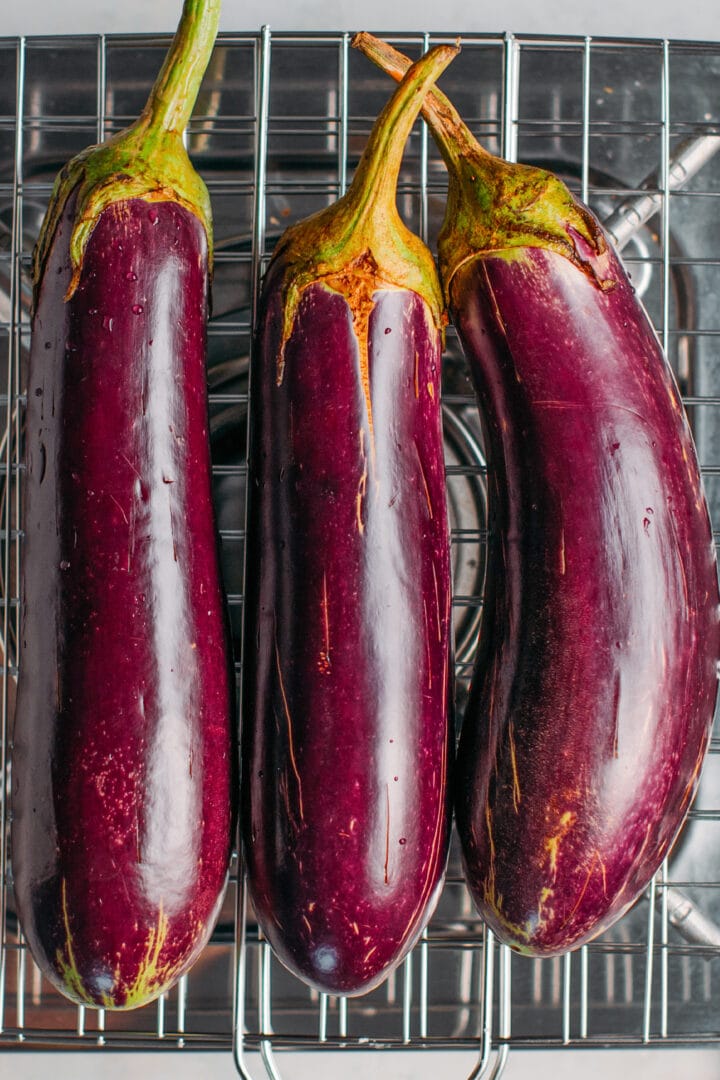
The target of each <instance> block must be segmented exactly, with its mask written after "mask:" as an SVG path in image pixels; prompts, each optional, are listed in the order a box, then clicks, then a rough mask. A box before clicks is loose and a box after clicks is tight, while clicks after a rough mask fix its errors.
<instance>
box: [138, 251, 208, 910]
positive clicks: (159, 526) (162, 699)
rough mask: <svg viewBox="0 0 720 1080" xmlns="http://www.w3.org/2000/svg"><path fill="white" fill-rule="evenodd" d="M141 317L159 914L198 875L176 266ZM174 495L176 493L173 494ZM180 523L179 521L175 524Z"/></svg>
mask: <svg viewBox="0 0 720 1080" xmlns="http://www.w3.org/2000/svg"><path fill="white" fill-rule="evenodd" d="M151 289H152V291H151V293H150V294H149V295H148V302H147V304H146V312H147V316H148V321H149V323H150V325H149V327H148V330H149V333H148V336H149V337H150V338H152V339H153V349H152V356H151V357H148V379H149V383H148V399H149V402H150V407H149V408H148V410H147V413H146V415H145V417H144V422H145V423H146V424H147V428H148V432H147V434H148V441H149V449H150V453H149V460H150V462H151V467H152V469H153V473H154V475H153V476H152V477H151V479H150V498H149V517H150V523H149V530H148V531H149V535H150V544H151V551H152V554H151V558H150V565H151V568H152V569H151V574H152V584H151V595H150V597H149V602H150V604H151V610H152V617H153V620H154V622H153V639H154V653H155V656H156V657H157V710H158V712H157V718H156V722H155V724H154V726H153V727H150V728H149V731H148V737H149V739H150V740H151V745H150V746H149V753H148V761H149V765H148V770H147V774H146V792H145V802H146V805H147V807H148V812H147V814H146V818H145V835H144V836H143V838H142V853H141V857H142V864H141V866H140V868H139V870H140V874H141V876H142V879H143V884H144V887H145V892H146V895H147V898H148V900H149V901H150V903H151V904H153V905H158V906H159V905H162V908H163V911H164V913H165V915H167V916H171V915H172V914H173V913H174V912H175V911H176V910H180V909H182V907H183V905H184V902H185V897H186V894H187V890H188V889H190V888H191V887H192V883H193V881H194V876H195V872H196V863H197V852H196V851H194V850H192V849H190V848H189V847H188V837H189V836H194V837H195V838H196V845H197V846H198V847H199V837H200V829H199V828H198V827H196V826H197V825H198V824H199V820H200V808H199V807H198V805H197V802H198V792H199V785H198V784H197V783H187V782H180V780H181V778H185V777H186V776H187V773H188V767H187V763H188V761H189V760H190V757H191V751H192V741H191V737H190V731H191V727H192V725H191V724H190V723H188V717H187V715H186V710H187V702H188V700H192V698H193V696H194V695H193V684H194V682H195V681H196V679H197V674H196V670H195V664H194V663H193V662H192V660H191V659H190V658H191V657H194V656H195V653H194V652H191V651H190V650H189V649H188V646H187V643H188V641H189V640H190V639H189V636H188V630H187V627H186V623H185V614H184V613H185V610H186V608H187V599H186V595H185V592H186V587H185V582H184V580H183V571H182V567H181V565H180V563H179V562H178V561H177V559H176V552H175V536H174V530H173V520H172V513H173V503H174V501H175V498H176V494H175V493H176V491H177V488H179V487H180V485H172V486H169V485H167V484H165V483H164V482H163V478H164V477H166V476H171V475H173V474H174V472H175V453H176V441H175V438H174V435H173V421H174V416H173V393H172V392H171V393H168V387H174V378H173V375H172V372H171V371H169V370H168V369H169V368H170V367H171V364H172V359H171V358H172V356H173V352H174V348H175V344H174V342H173V334H172V331H171V330H170V328H171V327H172V326H173V325H174V323H175V322H176V321H177V313H178V311H179V309H180V307H181V302H180V289H181V279H180V277H179V275H178V273H177V268H176V267H168V268H166V269H163V270H161V272H160V274H159V275H158V276H157V277H156V279H155V281H154V282H153V283H152V284H151ZM177 494H180V492H177ZM179 524H180V525H181V524H182V523H179Z"/></svg>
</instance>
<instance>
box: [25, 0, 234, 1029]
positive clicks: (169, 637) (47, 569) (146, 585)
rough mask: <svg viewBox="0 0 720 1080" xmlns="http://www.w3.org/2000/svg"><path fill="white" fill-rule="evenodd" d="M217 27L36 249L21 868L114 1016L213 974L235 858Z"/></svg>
mask: <svg viewBox="0 0 720 1080" xmlns="http://www.w3.org/2000/svg"><path fill="white" fill-rule="evenodd" d="M218 14H219V5H218V4H217V3H216V2H215V0H209V2H205V0H187V3H186V5H185V8H184V11H183V17H182V20H181V23H180V27H179V30H178V33H177V35H176V38H175V42H174V45H173V48H172V49H171V51H170V53H169V55H168V58H167V60H166V62H165V65H164V67H163V69H162V71H161V73H160V75H159V76H158V80H157V82H156V84H155V87H154V90H153V92H152V94H151V97H150V100H149V102H148V105H147V106H146V109H145V111H144V112H143V114H142V116H141V118H140V120H139V121H138V122H137V123H136V124H134V125H133V126H132V127H131V128H129V129H127V131H125V132H123V133H121V134H120V135H119V136H116V137H115V138H114V139H113V140H111V142H109V143H107V144H103V145H102V146H100V147H97V148H91V149H90V150H89V151H86V152H85V153H84V154H82V155H81V156H80V157H79V158H76V159H74V160H73V161H72V162H71V163H70V164H69V166H68V167H67V168H66V169H65V170H64V171H63V173H62V174H61V175H60V177H59V180H58V183H57V185H56V190H55V193H54V196H53V202H52V204H51V207H50V209H49V211H48V214H47V217H46V220H45V225H44V231H43V234H42V236H41V240H40V242H39V246H38V250H37V261H36V273H37V278H36V306H35V312H34V319H33V336H32V349H31V357H30V366H29V374H28V404H27V413H26V418H25V437H26V461H27V470H26V474H25V490H24V496H25V518H24V521H25V539H24V563H23V576H22V583H21V596H22V605H23V606H22V615H23V617H22V650H21V662H20V677H19V686H18V698H17V710H16V715H15V727H14V752H13V762H12V768H13V772H12V781H13V799H12V809H13V821H12V870H13V879H14V889H15V899H16V903H17V910H18V914H19V916H20V921H21V925H22V928H23V931H24V933H25V936H26V938H27V940H28V943H29V945H30V948H31V950H32V953H33V956H34V958H35V960H36V962H37V964H38V965H39V967H40V969H41V971H42V972H43V974H44V975H45V976H46V977H47V978H48V979H49V980H50V981H51V982H52V983H53V984H54V985H55V986H56V987H57V988H58V989H59V990H61V991H62V992H63V993H64V994H65V995H66V996H67V997H69V998H70V999H72V1000H73V1001H76V1002H78V1003H80V1004H84V1005H94V1006H102V1007H105V1008H112V1009H128V1008H132V1007H135V1006H138V1005H142V1004H144V1003H145V1002H147V1001H150V1000H152V999H153V998H155V997H157V995H159V994H160V993H162V992H163V991H165V990H167V989H168V988H169V987H170V986H171V985H172V984H173V983H174V982H175V980H176V979H177V978H178V977H179V976H180V975H182V974H183V972H185V971H187V970H188V968H189V967H190V965H191V964H192V963H193V961H194V960H195V959H196V957H197V956H198V954H199V953H200V951H201V949H202V948H203V946H204V944H205V943H206V942H207V940H208V937H209V935H210V933H211V931H212V928H213V925H214V922H215V919H216V915H217V912H218V909H219V905H220V903H221V900H222V895H223V891H224V887H225V882H226V878H227V870H228V863H229V855H230V844H231V838H232V807H233V779H232V778H233V757H234V749H233V685H232V668H231V664H230V656H229V639H228V634H227V618H226V613H225V605H224V597H223V592H222V588H221V582H220V571H219V559H218V545H217V536H216V530H215V524H214V517H213V511H212V503H211V477H210V456H209V441H208V412H207V392H206V381H205V340H206V318H207V306H208V247H209V236H210V232H209V229H210V216H209V206H208V201H207V194H206V192H205V190H204V187H203V185H202V182H201V181H200V178H199V177H198V176H197V174H196V173H194V171H193V170H192V167H191V165H190V162H189V160H188V159H187V155H186V154H185V151H184V148H183V146H182V142H181V135H182V131H183V128H184V127H185V124H186V123H187V120H188V118H189V115H190V111H191V109H192V106H193V103H194V101H195V96H196V93H197V90H198V87H199V84H200V80H201V78H202V74H203V71H204V70H205V65H206V63H207V60H208V58H209V56H210V52H211V50H212V46H213V42H214V39H215V32H216V28H217V20H218Z"/></svg>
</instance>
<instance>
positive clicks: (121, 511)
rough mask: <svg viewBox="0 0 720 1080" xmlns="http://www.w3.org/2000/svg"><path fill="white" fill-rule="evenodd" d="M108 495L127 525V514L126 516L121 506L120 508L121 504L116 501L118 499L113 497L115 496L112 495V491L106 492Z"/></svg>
mask: <svg viewBox="0 0 720 1080" xmlns="http://www.w3.org/2000/svg"><path fill="white" fill-rule="evenodd" d="M108 495H109V496H110V498H111V499H112V501H113V502H114V503H115V505H116V506H117V508H118V510H119V511H120V514H121V515H122V519H123V521H124V522H125V524H126V525H129V524H130V522H129V521H128V516H127V514H126V513H125V511H124V510H123V508H122V506H121V505H120V503H119V502H118V500H117V499H116V498H115V496H114V495H113V493H112V492H111V491H109V492H108Z"/></svg>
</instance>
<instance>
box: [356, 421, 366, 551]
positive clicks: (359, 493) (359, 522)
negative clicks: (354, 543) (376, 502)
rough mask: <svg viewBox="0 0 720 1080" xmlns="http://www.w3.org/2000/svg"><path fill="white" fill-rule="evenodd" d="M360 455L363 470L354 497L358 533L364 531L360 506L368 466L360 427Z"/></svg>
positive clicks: (363, 496) (363, 435) (363, 431)
mask: <svg viewBox="0 0 720 1080" xmlns="http://www.w3.org/2000/svg"><path fill="white" fill-rule="evenodd" d="M360 455H361V457H362V461H363V471H362V475H361V477H360V482H359V483H358V491H357V497H356V518H357V529H358V532H359V533H360V535H361V536H362V534H363V533H364V532H365V525H364V523H363V519H362V506H363V500H364V499H365V495H366V494H367V480H368V467H367V454H366V453H365V429H364V428H360Z"/></svg>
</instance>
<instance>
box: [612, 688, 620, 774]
mask: <svg viewBox="0 0 720 1080" xmlns="http://www.w3.org/2000/svg"><path fill="white" fill-rule="evenodd" d="M620 696H621V693H620V672H619V671H617V672H616V673H615V678H614V680H613V705H612V708H613V750H612V754H613V757H614V758H615V759H617V758H619V757H620V749H619V748H620Z"/></svg>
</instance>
